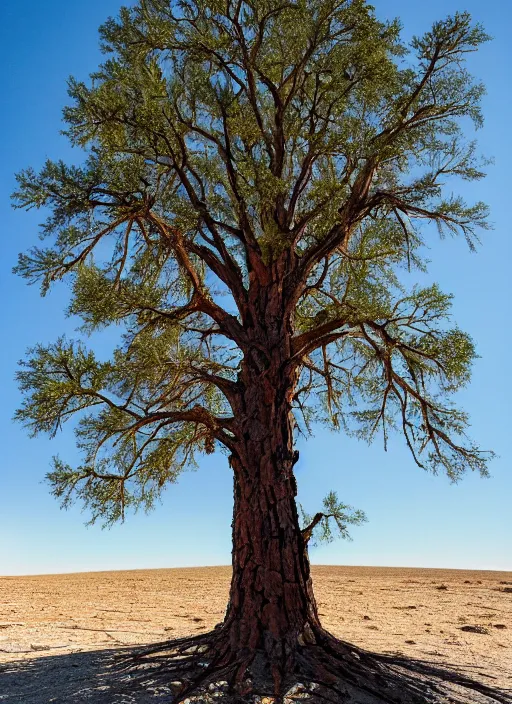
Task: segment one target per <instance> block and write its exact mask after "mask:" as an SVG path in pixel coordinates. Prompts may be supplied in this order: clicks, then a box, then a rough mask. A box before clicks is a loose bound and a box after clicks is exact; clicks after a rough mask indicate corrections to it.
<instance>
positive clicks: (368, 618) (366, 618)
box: [363, 616, 371, 621]
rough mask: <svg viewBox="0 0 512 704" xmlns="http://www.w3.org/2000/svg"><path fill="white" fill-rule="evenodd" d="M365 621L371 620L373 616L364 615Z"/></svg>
mask: <svg viewBox="0 0 512 704" xmlns="http://www.w3.org/2000/svg"><path fill="white" fill-rule="evenodd" d="M363 621H371V618H370V617H369V616H363Z"/></svg>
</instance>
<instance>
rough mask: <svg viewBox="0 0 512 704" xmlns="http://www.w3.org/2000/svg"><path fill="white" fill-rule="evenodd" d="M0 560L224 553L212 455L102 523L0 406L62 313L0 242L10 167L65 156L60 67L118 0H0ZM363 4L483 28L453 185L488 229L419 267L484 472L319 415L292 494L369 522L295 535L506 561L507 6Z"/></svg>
mask: <svg viewBox="0 0 512 704" xmlns="http://www.w3.org/2000/svg"><path fill="white" fill-rule="evenodd" d="M0 5H1V6H0V55H1V57H0V61H1V66H2V79H3V80H2V82H3V87H2V91H1V98H0V101H1V109H0V135H1V136H0V139H1V140H2V144H1V149H0V153H1V155H2V159H1V162H0V194H1V198H0V208H1V218H0V223H1V237H2V244H1V250H0V252H1V253H0V300H1V302H2V315H1V328H0V336H1V337H0V375H1V378H0V390H1V404H0V446H1V448H2V452H1V458H0V480H1V481H0V574H4V575H8V574H30V573H33V574H38V573H50V572H72V571H85V570H102V569H125V568H142V567H173V566H189V565H217V564H228V563H229V562H230V539H231V536H230V523H231V511H232V482H231V476H230V471H229V469H228V467H227V462H226V459H225V457H223V456H221V455H219V456H216V455H215V456H212V457H208V458H207V459H205V460H204V461H203V462H202V464H201V467H200V469H199V470H198V471H197V472H188V473H185V474H183V475H182V477H181V479H180V481H179V483H178V484H177V485H174V486H171V487H170V488H169V489H168V490H167V492H166V494H165V496H164V501H163V503H162V505H161V506H159V507H158V508H157V510H156V511H155V512H153V513H152V514H150V515H149V516H146V515H144V514H140V515H136V516H129V517H128V519H127V521H126V523H125V524H124V525H119V526H116V527H114V528H113V529H111V530H110V531H104V530H102V529H101V528H100V527H99V526H98V527H91V528H86V527H85V526H84V522H85V521H86V519H87V516H85V515H83V514H82V513H81V512H80V508H79V507H76V508H73V509H71V510H69V511H60V510H59V507H58V504H57V503H56V501H55V500H54V499H53V498H52V497H51V496H50V494H49V492H48V488H47V486H46V485H45V484H44V483H43V481H42V480H43V477H44V474H45V472H46V471H47V469H48V466H49V461H50V458H51V456H52V455H53V454H59V455H61V456H62V457H63V458H64V459H65V460H66V461H69V462H72V461H73V460H75V459H77V454H76V451H75V449H74V438H73V435H72V433H71V432H69V431H68V432H65V433H63V434H61V435H59V436H58V437H57V438H56V439H54V440H48V439H46V438H38V439H36V440H30V439H28V437H27V436H26V434H25V432H24V431H23V429H22V428H21V427H18V426H16V425H14V424H13V423H12V421H11V418H12V414H13V412H14V410H15V408H16V406H17V404H18V403H19V395H18V391H17V388H16V385H15V383H14V381H13V377H14V373H15V371H16V365H17V361H18V360H19V359H20V358H22V357H23V355H24V352H25V350H26V348H27V347H29V346H30V345H33V344H35V343H36V342H43V343H47V342H50V341H53V340H55V338H56V337H57V336H58V335H59V334H61V333H63V332H66V333H67V334H68V335H72V334H73V331H74V327H75V323H74V322H73V321H72V320H69V319H66V318H65V316H64V314H63V309H64V308H65V304H66V300H67V289H66V286H65V285H61V286H60V287H57V288H56V289H55V291H54V292H53V293H52V294H51V295H50V296H48V297H47V298H46V299H41V298H39V295H38V290H37V289H36V288H33V287H27V286H26V285H25V284H24V282H22V281H21V280H20V279H17V278H16V277H15V276H13V275H12V274H11V269H12V266H13V265H14V264H15V262H16V256H17V253H18V252H19V251H20V250H25V249H27V248H28V247H29V246H30V245H32V244H35V243H36V241H37V223H38V222H40V221H41V220H42V219H43V217H42V214H41V213H36V212H31V213H28V214H26V213H24V212H20V211H16V212H14V211H12V210H11V209H10V204H9V194H10V193H11V192H12V190H13V188H14V177H13V174H14V173H15V172H16V171H18V170H20V169H21V168H24V167H26V166H29V165H31V166H34V167H35V168H38V167H39V166H40V165H41V164H42V163H43V161H44V159H45V158H47V157H50V158H54V159H55V158H63V159H65V160H67V161H73V160H79V159H80V154H78V153H73V151H72V150H71V149H70V148H69V146H68V145H67V143H66V141H65V139H64V138H63V137H62V136H60V135H59V130H60V129H61V124H60V119H61V108H62V107H63V105H64V104H65V103H66V100H67V95H66V78H67V77H68V76H69V75H70V74H73V75H75V76H77V77H78V78H81V79H85V78H86V77H87V75H88V74H89V73H90V72H91V71H93V70H94V69H95V68H96V66H97V64H98V62H99V61H100V60H101V57H100V53H99V49H98V38H97V27H98V26H99V25H100V24H101V23H102V21H104V20H105V19H106V17H107V16H108V15H112V14H116V13H117V10H118V8H119V6H120V2H119V0H73V2H69V1H68V0H50V1H49V2H45V3H42V2H40V0H24V1H23V2H14V1H13V0H10V1H6V2H2V3H0ZM374 5H375V6H376V8H377V12H378V14H379V15H380V16H381V17H388V18H391V17H394V16H399V17H401V19H402V21H403V24H404V27H405V32H406V35H407V36H410V35H412V34H415V33H421V32H422V31H423V30H425V29H426V28H427V27H428V26H429V25H430V24H431V22H432V21H433V20H435V19H439V18H442V17H443V16H444V15H446V14H447V13H449V12H454V11H455V10H457V9H459V10H466V9H467V10H469V11H470V12H471V13H472V14H473V17H474V18H475V19H477V20H478V21H481V22H483V23H484V25H485V27H486V29H487V31H488V32H489V33H490V34H492V35H493V36H494V41H493V42H492V43H490V44H487V45H486V46H485V47H484V48H483V49H482V50H481V51H480V52H479V54H478V55H476V56H472V57H471V61H470V68H471V70H472V71H473V73H475V74H476V75H478V76H479V77H481V78H482V79H484V81H485V83H486V84H487V88H488V94H487V96H486V98H485V100H484V113H485V116H486V122H485V127H484V128H483V130H481V131H480V132H479V134H478V135H477V137H478V139H479V142H480V145H481V148H482V151H483V152H484V153H485V154H487V155H489V156H494V157H495V165H494V166H492V167H490V169H489V176H488V178H487V179H486V180H485V181H484V182H480V183H478V184H476V185H470V186H469V187H468V186H465V187H464V188H463V189H461V192H463V193H464V195H465V196H466V197H467V198H468V199H471V198H474V199H475V200H480V199H481V200H484V201H486V202H487V203H488V204H489V205H490V206H491V212H492V221H493V223H494V226H495V229H494V230H493V231H491V232H490V233H484V242H483V246H482V248H481V250H480V251H479V253H478V254H477V255H474V254H470V253H469V252H468V250H467V247H466V246H465V243H464V242H463V241H462V240H448V241H444V242H439V241H438V240H437V237H436V235H435V234H434V233H432V247H431V259H432V265H431V268H430V272H429V275H428V277H427V280H429V281H434V280H435V281H438V282H439V283H440V284H441V286H442V288H443V289H444V290H447V291H450V292H452V293H454V294H455V296H456V302H455V307H454V317H455V319H456V320H457V321H458V323H459V324H460V326H461V327H462V328H463V329H465V330H468V331H469V332H470V333H471V334H472V335H473V337H474V338H475V340H476V342H477V349H478V352H479V354H480V355H481V358H480V359H479V360H477V363H476V365H475V368H474V378H473V382H472V384H471V386H470V387H469V388H468V389H467V390H465V391H464V392H463V393H462V394H461V397H460V400H461V402H462V403H463V404H464V405H465V407H466V408H467V410H468V411H469V412H470V413H471V416H472V421H473V435H474V437H476V438H477V439H478V441H479V442H480V444H481V446H482V447H484V448H493V449H494V450H495V451H496V452H497V453H498V455H499V456H500V457H499V459H497V460H496V461H495V462H494V463H493V464H492V467H491V472H492V477H491V478H490V479H486V480H484V479H480V478H479V477H478V476H469V475H468V476H467V477H466V478H465V479H463V481H462V482H461V483H459V484H457V485H451V484H450V483H449V482H448V480H447V479H446V478H444V477H441V476H438V477H433V476H430V475H427V474H425V473H424V472H423V471H422V470H420V469H418V468H417V467H416V466H415V465H414V463H413V461H412V458H411V457H410V456H409V454H408V452H407V450H406V449H405V447H404V443H403V441H402V440H401V438H399V437H397V438H396V439H394V440H393V441H392V442H391V443H390V445H389V448H388V452H387V453H385V452H384V450H383V448H382V446H381V444H380V443H379V442H376V443H375V444H374V445H373V446H371V447H368V446H366V445H364V444H361V443H359V442H357V441H355V440H350V439H347V438H345V437H343V436H342V435H336V434H331V433H329V432H327V431H325V430H323V429H321V428H319V429H318V430H317V432H316V433H315V437H313V438H312V439H311V440H309V441H308V442H307V443H304V442H301V443H300V445H299V449H300V461H299V463H298V465H297V475H298V483H299V498H300V500H301V502H302V503H303V505H304V508H305V509H306V510H307V511H308V512H310V513H313V512H315V511H316V510H319V509H320V507H321V500H322V498H323V496H324V495H325V493H326V492H327V491H328V490H329V489H334V490H336V491H338V493H339V495H340V498H342V499H343V500H344V501H345V502H347V503H351V504H353V505H354V506H356V507H357V508H361V509H364V510H365V511H366V513H367V515H368V518H369V522H368V523H367V524H366V525H364V526H363V527H360V528H354V530H353V537H354V542H352V543H348V542H345V541H338V542H335V543H333V544H330V545H327V546H325V547H321V548H317V549H315V550H313V551H312V555H311V557H312V560H313V562H317V563H322V564H350V565H396V566H417V567H454V568H475V569H504V570H512V512H511V511H510V506H511V498H512V471H511V470H512V468H511V466H510V465H511V462H512V449H511V442H510V441H511V435H512V431H511V427H510V426H511V420H512V418H511V410H510V404H511V399H512V379H511V365H510V362H509V357H510V350H511V348H512V334H511V328H510V321H511V317H510V306H511V284H510V261H511V254H512V245H511V237H510V224H509V222H510V218H509V212H510V207H511V200H512V199H511V196H510V188H511V186H510V183H511V180H510V164H511V162H512V147H511V144H512V142H511V139H510V113H511V109H512V99H511V95H512V91H511V83H510V66H511V65H512V55H511V49H510V45H511V43H510V23H511V21H512V4H510V3H508V2H504V1H503V0H487V2H482V1H481V0H430V2H422V3H417V2H410V1H409V0H374Z"/></svg>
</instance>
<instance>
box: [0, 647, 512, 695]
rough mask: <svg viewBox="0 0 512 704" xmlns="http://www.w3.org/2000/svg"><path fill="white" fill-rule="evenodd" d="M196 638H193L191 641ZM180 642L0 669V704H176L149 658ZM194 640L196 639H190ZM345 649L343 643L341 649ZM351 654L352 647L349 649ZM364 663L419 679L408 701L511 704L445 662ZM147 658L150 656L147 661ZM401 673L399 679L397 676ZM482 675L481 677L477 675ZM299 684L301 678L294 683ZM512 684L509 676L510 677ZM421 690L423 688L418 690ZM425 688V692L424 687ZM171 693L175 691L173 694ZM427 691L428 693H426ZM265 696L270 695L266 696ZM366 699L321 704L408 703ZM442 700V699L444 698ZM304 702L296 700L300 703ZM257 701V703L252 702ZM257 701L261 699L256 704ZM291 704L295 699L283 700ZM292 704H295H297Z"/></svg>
mask: <svg viewBox="0 0 512 704" xmlns="http://www.w3.org/2000/svg"><path fill="white" fill-rule="evenodd" d="M196 638H197V637H196ZM183 640H186V639H180V640H178V641H174V642H172V641H171V642H167V643H165V644H164V643H162V644H155V646H153V647H147V648H144V647H141V646H140V645H139V646H126V647H122V648H109V649H102V650H90V651H82V652H74V653H65V654H61V655H46V656H42V657H36V658H30V659H28V658H27V659H24V660H18V661H13V662H9V663H4V664H2V665H0V704H79V703H80V704H82V703H83V702H87V703H88V704H157V703H158V702H161V703H162V704H164V702H165V703H166V704H171V703H173V704H177V703H178V702H180V701H181V698H180V697H178V696H175V695H174V693H173V688H172V685H171V681H172V680H173V679H176V672H175V671H174V672H173V674H172V675H171V673H170V672H169V670H168V669H167V668H166V666H165V658H162V657H160V658H159V659H158V661H157V663H155V661H154V659H153V658H152V656H153V655H154V654H155V653H158V652H161V653H163V651H169V650H171V649H172V648H173V645H175V644H177V643H182V642H183ZM194 640H195V639H194ZM342 645H347V646H348V644H342ZM348 647H350V648H351V649H354V646H348ZM355 650H357V652H358V653H360V654H361V655H363V654H364V655H363V657H364V658H366V657H368V658H371V660H372V661H373V662H381V663H382V665H385V666H387V667H391V668H392V669H393V670H395V668H396V672H397V675H398V677H399V678H403V677H404V675H405V677H406V679H407V680H409V681H411V678H413V679H414V678H415V677H416V676H417V677H418V685H419V686H418V690H417V693H418V695H419V698H416V696H411V699H410V702H411V703H413V702H414V703H415V702H425V704H435V703H436V702H460V701H464V702H465V703H466V704H494V703H499V704H509V703H510V704H512V689H505V690H504V689H500V688H493V687H492V685H489V684H487V683H485V684H484V683H483V682H482V680H481V678H479V677H478V676H477V675H478V674H479V673H478V671H475V673H471V672H468V671H467V669H466V670H465V671H464V672H461V671H460V670H457V669H456V668H455V667H454V666H452V665H450V663H441V664H440V663H432V662H429V661H425V660H418V659H413V658H405V657H399V658H398V657H397V658H395V657H392V656H386V655H377V654H372V653H367V652H366V651H363V650H360V649H359V648H357V649H355ZM148 656H149V657H148ZM399 673H400V674H399ZM480 674H481V673H480ZM298 679H301V678H298ZM510 679H511V683H512V673H510ZM429 682H436V683H439V682H444V683H446V684H447V685H448V689H449V690H450V691H452V692H453V695H454V696H453V698H452V696H450V694H445V695H443V696H442V697H441V698H437V696H435V695H434V692H435V691H437V686H434V688H433V689H430V686H429V685H428V683H429ZM422 685H423V686H422ZM425 685H427V686H426V688H424V686H425ZM174 691H175V690H174ZM427 691H428V692H430V694H428V693H427ZM269 694H270V692H269ZM366 696H367V697H368V698H364V697H363V698H361V699H360V698H359V697H355V698H351V697H349V698H348V699H346V698H345V697H340V696H339V695H338V696H334V697H333V698H331V696H328V697H325V698H324V697H322V699H323V700H324V701H332V702H340V704H341V702H342V701H343V702H347V704H348V703H349V702H356V703H357V704H359V702H364V704H366V703H368V704H374V703H375V704H377V702H394V701H397V702H398V701H400V702H404V701H405V702H408V701H409V699H408V698H405V699H404V698H403V694H402V697H400V698H399V699H395V698H394V697H393V695H392V693H391V692H386V693H385V692H384V691H383V692H382V698H381V697H380V696H375V692H374V693H373V694H371V695H368V694H367V695H366ZM309 697H311V698H310V701H315V702H316V701H317V699H316V696H315V695H314V694H311V695H309ZM445 697H446V698H445ZM303 698H304V697H300V699H301V700H302V699H303ZM199 701H201V702H205V701H216V702H219V704H223V703H224V702H226V703H229V704H232V703H235V704H236V703H237V702H240V703H241V702H251V701H254V699H253V697H248V698H243V697H240V696H235V695H229V694H220V693H218V694H217V695H216V698H215V699H211V700H210V699H209V698H208V697H207V698H206V699H202V698H201V699H200V700H199ZM256 701H257V700H256ZM260 701H261V700H260ZM285 701H287V702H292V701H295V699H294V698H290V699H286V700H285ZM296 701H299V699H297V700H296Z"/></svg>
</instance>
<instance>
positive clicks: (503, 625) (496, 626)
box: [493, 623, 506, 630]
mask: <svg viewBox="0 0 512 704" xmlns="http://www.w3.org/2000/svg"><path fill="white" fill-rule="evenodd" d="M493 625H494V628H499V629H501V630H503V629H504V628H506V626H505V624H504V623H495V624H493Z"/></svg>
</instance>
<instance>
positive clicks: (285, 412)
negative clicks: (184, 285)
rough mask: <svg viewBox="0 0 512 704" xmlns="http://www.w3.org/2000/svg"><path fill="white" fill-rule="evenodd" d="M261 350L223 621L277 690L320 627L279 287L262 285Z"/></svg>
mask: <svg viewBox="0 0 512 704" xmlns="http://www.w3.org/2000/svg"><path fill="white" fill-rule="evenodd" d="M257 289H258V290H257V293H256V295H255V296H254V297H253V301H252V306H253V315H252V318H253V323H254V324H253V327H252V328H249V334H250V335H251V337H252V338H253V340H254V345H253V346H252V349H251V351H250V353H249V354H248V355H246V358H245V359H244V362H243V364H242V368H241V372H240V375H239V379H238V383H239V386H240V389H241V394H240V402H239V404H240V405H239V408H237V409H235V418H236V426H237V427H236V435H237V437H238V438H239V440H238V443H237V446H236V452H234V453H233V454H232V456H231V466H232V468H233V471H234V515H233V577H232V583H231V590H230V599H229V605H228V610H227V614H226V619H225V626H226V628H227V629H228V632H229V641H230V650H231V652H237V653H238V655H239V657H241V671H242V670H243V669H244V668H245V667H246V665H247V664H248V663H250V662H252V661H253V659H254V657H255V654H258V656H259V657H260V659H262V660H263V661H264V662H265V664H266V665H268V667H269V669H270V672H271V674H272V677H273V679H274V681H275V683H276V687H278V686H279V683H280V681H281V680H282V678H283V676H284V675H285V673H287V672H291V671H292V670H293V665H294V662H295V654H296V651H297V647H298V645H299V644H300V643H301V642H302V643H304V642H305V641H307V640H308V639H310V640H311V638H312V629H313V628H315V627H318V628H319V627H320V623H319V619H318V614H317V608H316V603H315V598H314V595H313V587H312V582H311V575H310V566H309V560H308V557H307V550H306V546H305V543H304V538H303V535H302V533H301V529H300V526H299V521H298V515H297V508H296V502H295V497H296V494H297V485H296V481H295V477H294V473H293V467H294V464H295V462H296V459H297V454H296V453H295V452H294V448H293V416H292V410H291V403H292V397H293V393H294V389H295V383H296V371H295V370H294V368H293V367H292V366H291V365H290V363H289V359H290V340H291V332H292V331H291V329H290V325H289V322H288V320H287V316H286V312H285V306H284V302H283V296H282V293H281V292H282V289H281V288H280V287H279V286H278V285H277V284H276V285H272V284H270V285H267V286H265V287H264V288H263V287H262V288H260V287H257Z"/></svg>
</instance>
